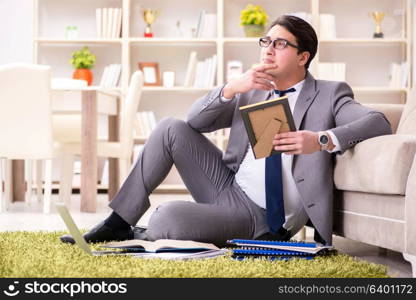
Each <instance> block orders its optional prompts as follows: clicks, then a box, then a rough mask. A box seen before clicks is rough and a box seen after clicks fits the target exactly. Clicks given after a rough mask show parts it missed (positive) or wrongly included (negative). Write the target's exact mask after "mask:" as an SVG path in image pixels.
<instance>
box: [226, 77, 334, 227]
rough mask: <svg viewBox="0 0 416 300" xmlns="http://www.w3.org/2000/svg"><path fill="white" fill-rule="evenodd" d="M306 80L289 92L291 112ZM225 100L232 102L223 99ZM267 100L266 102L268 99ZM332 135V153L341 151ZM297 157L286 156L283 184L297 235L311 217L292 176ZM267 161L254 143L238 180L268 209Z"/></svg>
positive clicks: (287, 214)
mask: <svg viewBox="0 0 416 300" xmlns="http://www.w3.org/2000/svg"><path fill="white" fill-rule="evenodd" d="M303 84H304V80H303V81H301V82H299V83H297V84H295V85H294V86H293V87H294V88H295V89H296V91H295V92H292V93H287V94H286V95H287V96H288V102H289V106H290V110H291V112H292V114H293V110H294V108H295V105H296V101H297V99H298V96H299V93H300V91H301V90H302V87H303ZM222 99H223V100H224V101H227V100H230V99H226V98H222ZM265 100H266V99H265ZM328 134H329V135H330V136H331V138H332V142H333V143H334V145H335V148H334V149H332V151H329V150H328V151H329V152H335V151H339V148H340V147H339V142H338V140H337V138H336V136H335V134H333V133H332V132H331V131H328ZM292 161H293V155H287V154H284V153H282V183H283V199H284V208H285V223H284V224H283V227H284V228H285V229H287V230H290V231H291V233H292V234H296V232H298V231H299V230H300V229H301V228H302V227H303V226H304V225H305V224H306V222H307V221H308V215H307V214H306V211H305V210H304V208H303V205H302V201H301V196H300V194H299V191H298V189H297V187H296V184H295V181H294V178H293V174H292ZM265 167H266V164H265V159H264V158H261V159H255V158H254V155H253V151H252V149H251V146H250V144H249V145H248V149H247V152H246V154H245V157H244V159H243V161H242V162H241V165H240V168H239V169H238V171H237V173H236V175H235V179H236V182H237V183H238V185H239V186H240V187H241V189H242V190H243V191H244V192H245V193H246V195H247V196H248V197H249V198H250V199H251V200H252V201H253V202H254V203H256V204H257V205H258V206H260V207H262V208H266V185H265Z"/></svg>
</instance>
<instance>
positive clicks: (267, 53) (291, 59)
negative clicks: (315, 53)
mask: <svg viewBox="0 0 416 300" xmlns="http://www.w3.org/2000/svg"><path fill="white" fill-rule="evenodd" d="M266 37H268V38H270V39H271V40H272V41H273V40H275V39H276V38H281V39H285V40H287V41H288V42H290V43H292V44H293V45H296V46H298V43H297V41H296V38H295V36H294V35H293V34H291V33H290V32H289V31H288V30H287V29H286V28H285V27H283V26H280V25H275V26H273V27H272V28H271V29H270V30H269V31H268V32H267V34H266ZM303 56H304V54H302V53H300V54H298V49H296V48H294V47H292V46H289V45H287V46H286V47H285V48H284V49H274V48H273V43H272V44H270V45H269V47H267V48H261V53H260V60H261V63H264V64H273V63H274V64H276V65H277V68H276V69H273V70H269V71H268V73H269V74H271V75H273V76H275V77H276V79H279V78H281V77H282V76H286V75H287V74H290V73H292V72H295V71H297V70H298V68H304V67H303V65H304V64H305V61H304V57H303Z"/></svg>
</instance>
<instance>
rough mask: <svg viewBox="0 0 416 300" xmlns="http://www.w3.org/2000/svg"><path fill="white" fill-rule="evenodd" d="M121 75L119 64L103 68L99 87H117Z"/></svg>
mask: <svg viewBox="0 0 416 300" xmlns="http://www.w3.org/2000/svg"><path fill="white" fill-rule="evenodd" d="M120 74H121V64H111V65H108V66H106V67H105V68H104V71H103V75H102V76H101V81H100V87H101V88H114V87H117V85H118V82H119V79H120Z"/></svg>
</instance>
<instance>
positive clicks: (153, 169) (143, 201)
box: [110, 118, 268, 244]
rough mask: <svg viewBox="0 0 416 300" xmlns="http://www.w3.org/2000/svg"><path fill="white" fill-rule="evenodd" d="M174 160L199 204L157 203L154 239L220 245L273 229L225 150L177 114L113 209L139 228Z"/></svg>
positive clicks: (158, 132)
mask: <svg viewBox="0 0 416 300" xmlns="http://www.w3.org/2000/svg"><path fill="white" fill-rule="evenodd" d="M173 164H175V166H176V168H177V169H178V172H179V174H180V175H181V177H182V180H183V182H184V183H185V186H186V187H187V189H188V190H189V192H190V193H191V195H192V197H193V199H194V200H195V202H196V203H195V202H189V201H170V202H167V203H165V204H162V205H160V206H159V207H157V209H156V211H155V212H154V213H153V214H152V216H151V218H150V220H149V224H148V228H147V230H146V234H147V236H148V238H149V240H157V239H179V240H195V241H202V242H210V243H216V244H221V243H223V242H224V241H226V240H227V239H232V238H246V239H252V238H256V237H257V236H260V235H262V234H263V233H265V232H268V227H267V221H266V211H265V209H263V208H261V207H259V206H258V205H256V204H255V203H254V202H253V201H251V200H250V199H249V198H248V197H247V196H246V195H245V193H244V192H243V191H242V190H241V188H240V187H239V186H238V184H237V183H236V182H235V180H234V175H235V173H234V172H233V171H232V170H230V169H229V168H227V167H226V165H225V164H224V163H223V161H222V152H221V151H220V150H219V149H218V148H217V147H216V146H215V145H214V144H213V143H212V142H210V141H209V140H208V139H207V138H206V137H205V136H204V135H202V134H201V133H199V132H198V131H196V130H194V129H192V128H191V127H190V126H189V125H188V124H187V123H186V122H184V121H182V120H177V119H173V118H166V119H163V120H161V121H160V122H159V123H158V125H157V126H156V128H155V129H154V130H153V132H152V134H151V135H150V137H149V139H148V140H147V142H146V144H145V146H144V149H143V151H142V153H141V154H140V155H139V157H138V159H137V162H136V164H135V165H134V167H133V168H132V170H131V172H130V174H129V176H128V177H127V178H126V180H125V181H124V183H123V185H122V187H121V188H120V190H119V191H118V193H117V195H116V196H115V198H114V199H113V200H112V201H111V203H110V207H111V208H112V209H113V210H114V211H115V212H116V213H117V214H118V215H120V216H121V217H122V218H123V219H124V220H126V221H127V222H128V223H129V224H130V225H132V226H134V225H135V224H136V223H137V222H138V220H139V219H140V218H141V216H142V215H143V214H144V213H145V212H146V210H147V209H148V208H149V206H150V203H149V195H150V194H151V193H152V191H153V190H154V189H155V188H156V187H157V186H158V185H159V184H160V183H161V182H162V181H163V180H164V178H165V177H166V176H167V174H168V173H169V171H170V169H171V167H172V165H173Z"/></svg>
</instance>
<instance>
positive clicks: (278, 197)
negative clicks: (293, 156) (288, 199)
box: [265, 88, 296, 234]
mask: <svg viewBox="0 0 416 300" xmlns="http://www.w3.org/2000/svg"><path fill="white" fill-rule="evenodd" d="M295 91H296V89H295V88H290V89H288V90H284V91H279V90H275V93H276V94H277V95H279V97H283V96H284V95H285V94H286V93H291V92H295ZM265 175H266V176H265V177H266V213H267V224H268V225H269V229H270V232H271V233H274V234H276V233H277V232H278V230H279V229H280V228H281V227H282V225H283V224H284V223H285V207H284V203H283V183H282V156H281V154H280V153H279V154H275V155H272V156H269V157H267V158H266V174H265Z"/></svg>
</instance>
